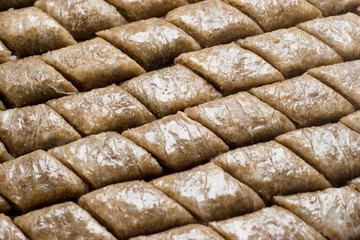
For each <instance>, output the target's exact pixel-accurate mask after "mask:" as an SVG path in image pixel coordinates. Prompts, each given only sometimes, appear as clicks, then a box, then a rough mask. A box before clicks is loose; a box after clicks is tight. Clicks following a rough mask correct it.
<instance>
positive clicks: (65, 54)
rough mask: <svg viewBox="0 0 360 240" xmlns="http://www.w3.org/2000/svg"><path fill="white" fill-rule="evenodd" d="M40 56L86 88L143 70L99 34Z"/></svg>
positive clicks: (110, 82) (134, 75)
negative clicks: (93, 37)
mask: <svg viewBox="0 0 360 240" xmlns="http://www.w3.org/2000/svg"><path fill="white" fill-rule="evenodd" d="M42 59H43V60H44V61H45V62H47V63H48V64H50V65H52V66H53V67H55V68H56V69H57V70H58V71H60V72H61V73H62V74H63V75H64V76H65V77H67V78H68V79H69V80H71V81H72V82H73V84H74V85H75V86H77V87H78V88H79V89H80V90H86V91H87V90H91V89H93V88H99V87H105V86H107V85H109V84H112V83H119V82H120V81H123V80H127V79H130V78H132V77H136V76H138V75H140V74H142V73H144V72H145V71H144V69H142V67H140V65H139V64H137V63H136V62H135V61H134V60H132V59H131V58H130V57H129V56H127V55H126V54H124V53H122V52H121V51H120V50H119V49H117V48H115V47H114V46H112V45H111V44H110V43H108V42H106V41H105V40H103V39H101V38H95V39H92V40H88V41H85V42H82V43H79V44H76V45H74V46H70V47H67V48H63V49H59V50H56V51H52V52H49V53H46V54H44V55H43V56H42Z"/></svg>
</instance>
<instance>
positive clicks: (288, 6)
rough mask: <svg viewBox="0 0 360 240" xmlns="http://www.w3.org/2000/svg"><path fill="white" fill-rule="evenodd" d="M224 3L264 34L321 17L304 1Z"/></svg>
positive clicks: (261, 0)
mask: <svg viewBox="0 0 360 240" xmlns="http://www.w3.org/2000/svg"><path fill="white" fill-rule="evenodd" d="M225 2H226V3H229V4H231V5H232V6H234V7H236V8H238V9H239V10H241V11H242V12H243V13H245V14H247V15H248V16H250V17H251V18H252V19H254V20H255V21H256V22H257V23H258V24H259V25H260V26H261V27H262V29H263V30H264V31H266V32H270V31H273V30H276V29H279V28H287V27H292V26H294V25H296V24H298V23H301V22H305V21H307V20H311V19H314V18H318V17H322V14H321V12H320V10H319V9H317V8H316V7H314V6H313V5H312V4H310V3H308V2H307V1H306V0H271V1H264V0H255V1H254V0H225Z"/></svg>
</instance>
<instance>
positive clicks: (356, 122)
mask: <svg viewBox="0 0 360 240" xmlns="http://www.w3.org/2000/svg"><path fill="white" fill-rule="evenodd" d="M340 122H341V123H343V124H345V125H346V126H348V127H349V128H351V129H352V130H354V131H356V132H358V133H360V111H357V112H354V113H352V114H350V115H348V116H346V117H343V118H342V119H340Z"/></svg>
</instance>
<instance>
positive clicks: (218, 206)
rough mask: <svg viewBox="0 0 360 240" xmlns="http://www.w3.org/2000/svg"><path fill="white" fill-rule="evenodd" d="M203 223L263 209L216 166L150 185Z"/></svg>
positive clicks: (249, 192) (256, 198) (254, 196)
mask: <svg viewBox="0 0 360 240" xmlns="http://www.w3.org/2000/svg"><path fill="white" fill-rule="evenodd" d="M151 183H152V184H153V185H154V186H155V187H156V188H158V189H160V190H161V191H162V192H164V193H165V194H166V195H168V196H170V197H171V198H173V199H175V200H176V201H177V202H178V203H180V204H181V205H182V206H184V207H185V208H186V209H188V210H189V211H190V212H191V213H192V214H194V215H195V216H196V217H197V218H199V219H201V220H202V221H204V222H209V221H215V220H222V219H227V218H230V217H234V216H239V215H242V214H245V213H249V212H253V211H256V210H259V209H261V208H262V207H264V202H263V201H262V200H261V198H260V197H259V196H258V195H257V194H256V193H255V192H254V191H253V190H252V189H251V188H249V187H248V186H246V185H245V184H243V183H241V182H239V181H238V180H236V179H235V178H233V177H232V176H231V175H230V174H228V173H226V172H224V170H222V169H221V168H220V167H219V166H217V165H216V164H214V163H211V162H210V163H207V164H205V165H201V166H198V167H195V168H193V169H191V170H188V171H185V172H180V173H174V174H171V175H167V176H164V177H161V178H158V179H155V180H153V181H151Z"/></svg>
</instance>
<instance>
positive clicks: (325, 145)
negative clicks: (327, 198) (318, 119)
mask: <svg viewBox="0 0 360 240" xmlns="http://www.w3.org/2000/svg"><path fill="white" fill-rule="evenodd" d="M276 140H277V141H279V142H280V143H282V144H284V145H285V146H287V147H288V148H290V149H291V150H293V151H294V152H295V153H296V154H297V155H299V156H300V157H302V158H304V159H305V160H306V161H307V162H308V163H309V164H311V165H312V166H314V167H315V168H316V169H317V170H318V171H320V172H321V173H322V174H324V175H325V177H326V178H327V179H328V180H329V181H330V182H331V183H332V184H334V185H339V184H342V183H344V182H346V181H348V180H350V179H352V178H355V177H358V176H360V134H358V133H356V132H354V131H352V130H351V129H349V128H347V127H346V126H344V125H343V124H341V123H336V124H327V125H324V126H321V127H310V128H303V129H300V130H296V131H293V132H290V133H286V134H284V135H281V136H278V137H277V138H276Z"/></svg>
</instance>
